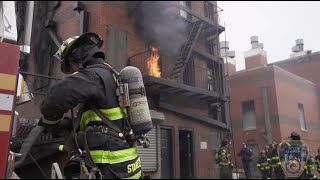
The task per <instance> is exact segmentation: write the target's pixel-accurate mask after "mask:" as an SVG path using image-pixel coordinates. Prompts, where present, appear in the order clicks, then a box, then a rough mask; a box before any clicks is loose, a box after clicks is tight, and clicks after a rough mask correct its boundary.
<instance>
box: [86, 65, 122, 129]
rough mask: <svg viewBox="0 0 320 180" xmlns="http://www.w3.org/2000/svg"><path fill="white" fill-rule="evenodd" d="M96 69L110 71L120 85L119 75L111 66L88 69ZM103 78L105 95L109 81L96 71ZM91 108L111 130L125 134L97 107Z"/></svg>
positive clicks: (92, 66)
mask: <svg viewBox="0 0 320 180" xmlns="http://www.w3.org/2000/svg"><path fill="white" fill-rule="evenodd" d="M94 67H99V68H104V69H107V70H109V71H110V72H111V73H112V74H113V75H114V77H115V78H116V79H115V81H116V83H117V84H118V79H119V73H118V72H117V71H116V70H115V69H113V68H112V67H111V66H110V65H108V64H106V63H105V64H95V65H91V66H88V67H87V68H94ZM95 72H96V73H97V74H98V75H99V76H100V78H101V80H102V81H103V84H104V89H105V93H107V92H108V90H107V80H106V79H105V78H103V74H102V73H101V71H99V70H97V71H95ZM90 108H91V109H92V110H93V111H94V112H95V113H96V114H97V115H98V116H99V117H100V118H101V120H102V121H103V122H104V123H105V124H106V125H107V126H109V127H110V128H111V129H113V130H115V131H116V132H117V133H123V132H122V131H121V130H120V128H119V127H118V126H117V125H116V124H114V123H113V121H111V120H110V119H109V118H108V117H107V116H105V115H104V114H103V113H102V112H101V111H100V110H99V109H98V108H97V107H95V106H94V105H91V106H90Z"/></svg>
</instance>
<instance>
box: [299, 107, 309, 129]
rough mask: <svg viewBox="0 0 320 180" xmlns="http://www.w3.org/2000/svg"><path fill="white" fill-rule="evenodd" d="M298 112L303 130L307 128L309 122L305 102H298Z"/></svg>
mask: <svg viewBox="0 0 320 180" xmlns="http://www.w3.org/2000/svg"><path fill="white" fill-rule="evenodd" d="M298 114H299V122H300V128H301V130H304V131H306V130H307V122H306V119H305V114H304V108H303V104H300V103H298Z"/></svg>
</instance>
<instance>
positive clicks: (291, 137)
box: [289, 132, 301, 140]
mask: <svg viewBox="0 0 320 180" xmlns="http://www.w3.org/2000/svg"><path fill="white" fill-rule="evenodd" d="M289 139H291V140H301V137H300V134H298V133H297V132H291V135H290V136H289Z"/></svg>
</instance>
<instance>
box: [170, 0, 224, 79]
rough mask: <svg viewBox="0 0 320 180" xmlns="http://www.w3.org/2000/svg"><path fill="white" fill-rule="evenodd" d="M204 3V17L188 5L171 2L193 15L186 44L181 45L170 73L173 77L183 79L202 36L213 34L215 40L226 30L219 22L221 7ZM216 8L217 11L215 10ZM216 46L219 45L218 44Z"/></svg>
mask: <svg viewBox="0 0 320 180" xmlns="http://www.w3.org/2000/svg"><path fill="white" fill-rule="evenodd" d="M204 3H205V4H204V5H205V9H204V15H205V16H204V17H203V16H201V15H199V14H197V13H196V12H194V11H192V10H191V9H189V8H187V7H184V6H181V5H177V4H172V3H171V5H173V6H175V7H177V8H178V9H180V10H183V11H185V12H187V13H188V14H191V16H192V17H193V21H192V22H190V25H189V27H188V28H187V40H186V42H185V44H184V45H183V46H182V47H181V51H180V55H179V57H178V58H177V59H176V62H175V63H174V65H173V66H174V68H173V69H172V72H171V75H170V78H171V79H174V80H177V81H182V78H183V75H184V74H185V71H186V66H187V64H188V63H190V60H191V57H192V52H193V49H194V48H195V47H196V42H197V41H198V39H199V37H200V36H204V37H212V36H213V38H212V39H211V41H213V40H214V39H216V38H217V37H218V36H219V34H220V33H221V32H222V31H223V30H224V29H222V28H223V27H222V26H220V25H219V22H218V21H219V18H218V12H219V11H218V9H219V8H218V7H216V6H214V5H213V4H211V3H209V2H207V1H205V2H204ZM215 9H216V11H214V10H215ZM191 19H192V18H191ZM216 47H218V46H217V45H216ZM212 48H213V47H212ZM216 50H217V51H219V48H217V49H216ZM213 51H214V50H212V51H211V52H209V53H210V54H213ZM215 57H218V56H217V55H215Z"/></svg>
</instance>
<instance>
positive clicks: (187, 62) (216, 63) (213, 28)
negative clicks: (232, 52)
mask: <svg viewBox="0 0 320 180" xmlns="http://www.w3.org/2000/svg"><path fill="white" fill-rule="evenodd" d="M179 2H180V1H177V2H165V3H166V7H167V8H168V9H172V7H173V8H174V9H177V10H178V11H180V12H181V11H184V12H185V13H186V14H187V15H189V18H185V17H182V16H181V15H179V14H177V13H174V12H170V11H167V12H168V13H172V14H173V15H175V16H180V18H182V19H183V20H185V21H186V23H187V24H188V25H187V27H186V31H185V32H181V33H185V37H186V40H185V42H184V44H183V45H182V46H181V48H180V52H179V53H178V54H177V55H176V56H175V58H168V57H166V56H165V55H162V54H161V49H160V50H159V51H160V56H159V62H158V65H159V71H160V72H161V74H160V75H159V73H152V72H151V73H150V68H149V67H148V66H149V62H150V60H151V59H153V58H152V57H153V56H152V54H154V51H153V50H151V49H150V50H149V51H146V52H142V53H139V54H137V55H134V56H132V57H130V58H129V65H133V66H136V67H138V68H139V69H140V70H141V72H142V75H143V78H144V82H145V86H146V88H147V89H149V92H152V94H163V93H170V94H173V95H175V94H177V95H182V96H185V97H186V98H188V99H191V100H192V99H197V100H200V101H204V102H207V103H208V104H213V103H216V104H223V103H224V102H225V101H226V98H225V93H224V84H223V74H224V72H223V61H222V60H220V57H219V47H218V42H219V41H218V37H219V34H221V33H222V32H223V31H224V27H222V26H221V25H219V24H218V18H217V15H218V14H217V12H218V7H216V6H214V5H213V4H211V3H209V2H208V1H204V3H205V4H204V7H209V8H210V9H211V13H210V12H205V13H204V16H202V15H200V14H199V13H197V12H195V11H193V10H191V9H190V8H188V7H186V6H183V5H180V4H179ZM144 3H147V2H145V1H140V2H139V3H137V6H136V7H135V9H137V8H139V6H142V5H143V4H144ZM150 3H151V2H150ZM154 6H156V5H154ZM166 10H167V9H164V11H166ZM133 11H134V10H133ZM212 12H215V13H212ZM129 13H130V12H129ZM131 13H134V12H131ZM168 28H170V27H168ZM200 38H202V39H208V38H210V40H211V41H212V42H213V45H212V49H214V50H212V52H207V51H205V50H203V49H201V48H198V47H197V45H198V42H199V40H200ZM152 49H153V48H152ZM214 51H215V52H214ZM195 55H198V56H200V57H201V58H203V59H205V60H206V61H208V62H210V63H208V64H210V65H208V66H211V68H212V69H211V70H210V71H209V70H208V69H204V68H201V67H199V66H197V65H195V63H194V58H193V57H194V56H195ZM146 61H148V63H146ZM153 69H154V68H153ZM207 71H208V72H207ZM155 74H158V75H157V76H155ZM209 74H210V75H211V76H210V77H211V78H212V79H209V78H208V77H209ZM196 76H197V77H196ZM199 77H200V78H199ZM211 82H214V85H209V84H210V83H211ZM204 84H205V85H204ZM161 103H162V102H161V97H160V107H161V105H162V107H164V106H165V108H167V109H177V108H178V107H174V106H171V105H169V104H165V103H163V104H161ZM178 111H179V110H178ZM180 112H181V113H186V112H183V109H181V111H180ZM204 121H206V122H209V121H211V119H205V120H204ZM210 123H211V122H210ZM214 125H216V126H219V127H221V128H226V124H225V123H222V122H219V121H216V122H214Z"/></svg>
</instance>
